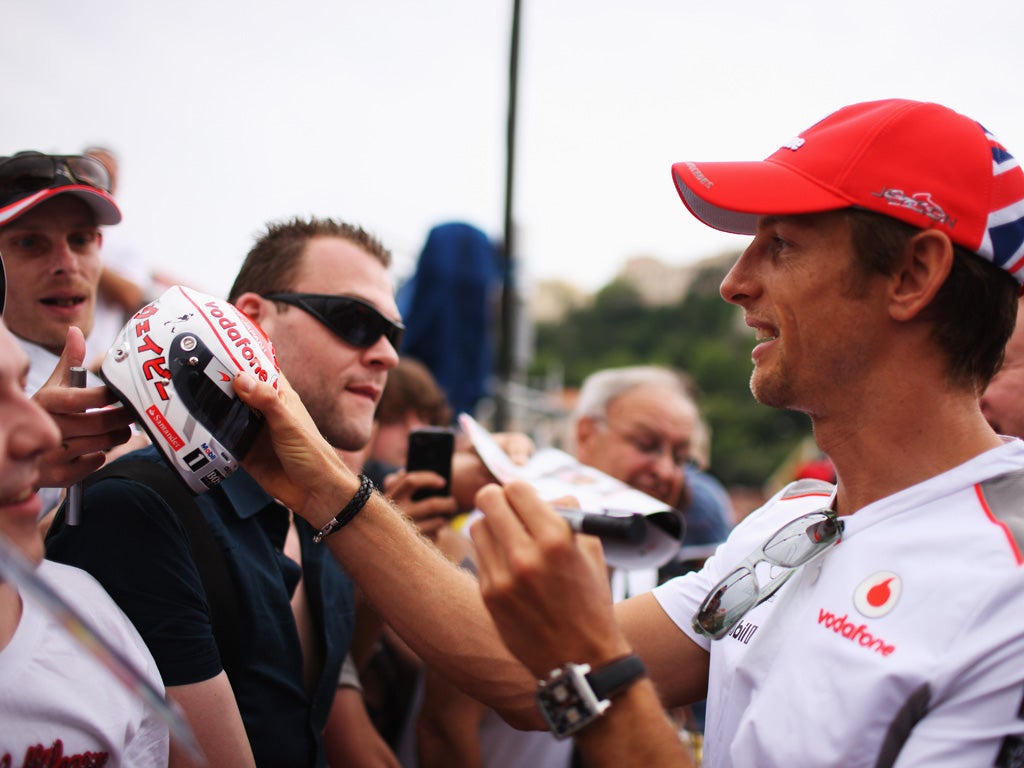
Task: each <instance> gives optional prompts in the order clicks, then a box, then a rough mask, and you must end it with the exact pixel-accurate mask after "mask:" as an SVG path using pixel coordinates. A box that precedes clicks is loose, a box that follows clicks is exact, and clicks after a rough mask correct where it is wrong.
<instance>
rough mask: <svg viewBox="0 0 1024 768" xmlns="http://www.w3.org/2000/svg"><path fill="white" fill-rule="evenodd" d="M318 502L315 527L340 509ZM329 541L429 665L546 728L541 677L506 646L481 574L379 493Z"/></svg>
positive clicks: (346, 486)
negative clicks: (460, 563)
mask: <svg viewBox="0 0 1024 768" xmlns="http://www.w3.org/2000/svg"><path fill="white" fill-rule="evenodd" d="M350 486H353V487H350ZM342 489H343V490H342ZM354 491H355V488H354V484H353V483H352V482H351V481H349V480H345V479H342V480H341V481H340V482H339V490H338V495H337V498H341V499H347V498H349V497H351V496H352V495H353V493H354ZM340 506H341V505H338V508H340ZM313 507H314V505H307V507H306V509H304V510H303V516H304V517H306V519H307V520H308V521H309V522H310V524H312V525H313V526H315V527H317V528H319V527H321V526H322V525H324V524H325V523H326V522H327V521H328V520H329V519H330V518H331V517H332V516H333V515H334V514H335V513H336V512H337V509H333V510H330V509H326V508H323V505H322V504H321V505H317V508H313ZM324 543H325V544H327V545H328V546H330V548H331V551H332V552H333V554H334V555H335V557H337V558H338V560H339V561H340V562H341V563H342V565H343V566H344V567H345V570H346V571H347V572H348V573H349V575H350V576H351V577H352V579H353V580H354V581H355V583H356V584H358V585H359V588H360V589H361V590H362V591H363V593H364V595H365V596H366V598H367V599H368V600H369V602H370V603H371V604H372V605H373V606H374V607H375V608H376V610H377V611H378V612H379V613H380V615H381V617H382V618H383V619H384V620H385V621H387V623H388V624H390V625H391V627H392V628H393V629H394V630H395V632H397V633H398V635H399V636H400V637H401V638H402V639H403V640H405V642H406V643H408V644H409V646H410V647H411V648H412V649H413V651H415V652H416V654H417V655H419V656H420V658H421V659H423V660H424V662H425V663H426V664H428V665H430V666H432V667H434V668H435V669H437V670H439V671H440V672H441V673H442V674H444V675H445V676H446V677H448V678H449V679H450V680H451V681H452V682H453V683H455V684H456V685H457V686H458V687H459V688H461V689H462V690H464V691H465V692H466V693H468V694H469V695H470V696H472V697H473V698H475V699H478V700H480V701H483V702H485V703H486V704H487V705H488V706H490V707H492V708H494V709H496V710H498V712H499V713H500V714H501V715H502V716H503V717H505V718H506V719H508V720H509V721H510V722H512V724H513V725H516V726H517V727H520V728H523V727H526V728H530V727H533V728H539V727H541V724H542V721H541V718H540V715H539V712H538V711H537V709H536V706H535V704H534V699H533V692H534V690H535V689H536V681H535V680H534V679H533V678H532V677H531V676H530V674H529V672H528V671H527V670H526V669H525V668H524V667H523V666H522V664H520V663H519V661H517V660H516V659H515V658H514V657H513V656H512V655H511V654H510V653H509V652H508V650H507V649H506V648H505V645H504V643H503V642H502V641H501V639H500V637H499V636H498V633H497V630H496V629H495V627H494V624H493V622H492V621H491V618H490V614H488V612H487V610H486V608H485V607H484V604H483V600H482V598H481V597H480V590H479V587H478V585H477V583H476V581H475V579H474V578H473V577H472V576H471V575H470V574H469V573H467V572H466V571H464V570H462V569H460V568H458V567H456V566H455V565H453V564H452V563H450V562H449V561H448V560H447V559H446V558H445V557H444V555H443V554H441V553H440V552H439V551H438V550H437V548H436V547H434V546H433V545H432V544H430V542H428V541H427V540H426V539H424V538H423V537H422V536H420V534H419V532H418V531H417V530H416V529H415V527H414V526H413V525H412V524H411V523H410V522H409V521H408V520H407V519H406V518H405V517H403V516H402V515H401V514H400V513H399V512H398V510H396V509H395V508H394V507H392V506H391V504H390V503H389V502H388V501H387V500H385V499H384V498H383V497H382V496H381V495H380V494H376V493H375V494H374V495H373V497H372V498H371V499H370V501H369V502H367V504H366V506H365V507H364V508H363V510H362V511H361V512H360V513H359V514H358V515H356V517H355V519H353V520H352V522H350V523H349V524H348V525H347V526H345V527H344V528H343V529H342V530H340V531H338V532H336V533H333V534H331V535H330V536H328V537H327V538H326V539H325V540H324Z"/></svg>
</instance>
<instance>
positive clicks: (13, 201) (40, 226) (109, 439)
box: [0, 152, 131, 511]
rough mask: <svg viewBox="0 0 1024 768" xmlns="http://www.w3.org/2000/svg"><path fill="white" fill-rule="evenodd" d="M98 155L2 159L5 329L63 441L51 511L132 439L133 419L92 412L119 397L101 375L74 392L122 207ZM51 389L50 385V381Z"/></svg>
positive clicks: (46, 478)
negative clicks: (106, 249) (72, 378)
mask: <svg viewBox="0 0 1024 768" xmlns="http://www.w3.org/2000/svg"><path fill="white" fill-rule="evenodd" d="M109 188H110V176H109V174H108V173H107V170H106V168H104V166H103V164H102V163H100V162H99V161H98V160H96V159H94V158H91V157H84V156H78V155H46V154H42V153H40V152H19V153H17V154H16V155H13V156H11V157H0V252H2V253H3V256H4V261H5V263H6V265H7V281H8V291H7V303H6V307H5V310H4V316H5V320H6V323H7V327H8V328H9V329H10V331H11V332H12V333H13V334H14V335H15V336H16V337H17V339H18V341H19V343H20V344H21V347H22V349H24V350H25V353H26V354H27V355H28V356H29V359H30V361H31V368H30V372H29V380H28V383H27V387H26V389H27V391H28V393H29V394H30V395H34V397H35V399H36V401H37V402H38V403H39V404H40V405H42V406H43V408H44V409H45V410H47V411H48V412H49V413H50V415H51V416H53V417H54V418H55V419H56V420H57V422H58V424H59V426H60V427H61V433H62V436H63V438H64V439H63V441H62V444H61V445H60V447H58V448H56V449H55V450H52V451H50V453H49V454H48V456H47V457H46V459H45V460H44V461H43V462H41V464H40V466H41V470H42V471H41V474H42V477H41V480H42V483H43V487H44V488H46V489H48V493H45V494H44V505H43V506H44V511H46V510H48V509H51V508H53V507H54V506H55V505H56V503H57V502H58V501H59V491H57V490H55V489H56V488H60V487H64V486H67V485H70V484H71V483H74V482H76V481H78V480H81V479H82V478H83V477H85V476H86V475H88V474H89V473H90V472H92V471H93V470H95V469H97V468H98V467H100V466H101V465H102V464H103V460H104V454H103V451H104V450H107V449H109V448H111V447H112V446H114V445H117V444H119V443H123V442H124V441H125V440H127V439H128V437H129V434H130V433H129V431H128V425H129V423H130V422H131V415H130V414H129V413H128V412H127V411H126V410H122V409H106V410H95V411H93V412H92V413H88V414H86V413H85V411H86V409H90V408H93V409H99V408H102V406H105V405H108V404H110V403H111V402H113V396H112V395H111V393H110V392H109V391H108V390H107V389H106V388H105V387H103V386H102V384H101V382H100V381H99V380H98V379H95V378H91V379H90V381H89V383H90V385H91V386H89V387H86V388H85V389H82V390H75V389H71V388H69V387H68V386H67V385H68V384H69V379H68V370H69V368H71V367H72V366H77V365H81V364H82V361H83V359H84V356H85V337H87V336H88V335H89V332H90V331H91V330H92V325H93V315H94V312H95V308H96V291H97V286H98V283H99V277H100V270H101V263H100V245H101V243H102V240H103V235H102V232H101V231H100V226H101V225H109V224H117V223H118V222H119V221H121V212H120V210H118V207H117V204H116V203H115V202H114V199H113V197H111V196H110V193H109ZM44 385H47V386H44Z"/></svg>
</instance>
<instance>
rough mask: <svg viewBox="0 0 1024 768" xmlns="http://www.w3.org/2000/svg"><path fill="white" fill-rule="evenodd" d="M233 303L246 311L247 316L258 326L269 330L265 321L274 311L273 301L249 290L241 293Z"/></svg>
mask: <svg viewBox="0 0 1024 768" xmlns="http://www.w3.org/2000/svg"><path fill="white" fill-rule="evenodd" d="M232 304H234V305H235V306H236V307H238V309H240V310H241V311H242V312H244V313H245V315H246V317H248V318H249V319H250V320H252V321H253V322H254V323H256V324H257V325H258V326H260V327H261V328H263V330H264V331H266V330H267V329H266V328H265V327H264V323H265V322H266V321H267V319H268V318H269V316H270V315H271V314H272V313H273V308H274V304H273V302H270V301H267V300H266V299H264V298H263V297H262V296H260V295H259V294H258V293H253V292H252V291H247V292H245V293H243V294H240V295H239V296H238V298H237V299H235V300H234V301H233V302H232Z"/></svg>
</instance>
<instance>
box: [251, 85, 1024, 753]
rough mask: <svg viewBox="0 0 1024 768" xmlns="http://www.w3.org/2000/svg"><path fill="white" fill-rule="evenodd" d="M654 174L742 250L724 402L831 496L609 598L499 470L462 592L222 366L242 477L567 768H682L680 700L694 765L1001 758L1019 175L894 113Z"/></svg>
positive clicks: (1017, 536)
mask: <svg viewBox="0 0 1024 768" xmlns="http://www.w3.org/2000/svg"><path fill="white" fill-rule="evenodd" d="M672 170H673V180H674V182H675V185H676V189H677V191H678V193H679V195H680V196H681V197H682V199H683V201H684V203H685V204H686V205H687V207H688V208H689V210H690V211H691V212H692V213H693V214H694V215H695V216H696V217H697V218H699V219H700V220H701V221H703V222H705V223H707V224H708V225H710V226H713V227H717V228H719V229H723V230H725V231H730V232H736V233H742V234H748V235H752V236H753V239H752V241H751V242H750V244H749V246H748V247H747V249H746V250H745V251H744V253H743V254H742V255H741V256H740V258H739V259H738V261H737V262H736V264H735V265H734V266H733V267H732V269H731V271H730V272H729V274H728V275H727V276H726V278H725V279H724V281H723V283H722V286H721V293H722V296H723V298H725V299H726V300H727V301H728V302H730V303H732V304H734V305H736V306H738V307H741V308H742V309H743V312H744V316H745V321H746V323H747V325H748V326H750V327H751V328H753V329H754V333H755V335H756V341H755V345H754V348H753V351H752V359H753V374H752V377H751V389H752V392H753V394H754V396H755V397H756V398H757V399H758V400H759V401H760V402H762V403H765V404H767V405H771V406H773V407H779V408H787V409H792V410H798V411H801V412H804V413H807V414H808V415H809V416H810V417H811V419H812V420H813V422H814V427H815V436H816V439H817V441H818V443H819V446H820V447H821V448H822V450H823V451H824V452H825V453H826V454H827V455H828V456H829V457H830V459H831V460H832V462H833V464H834V466H835V468H836V472H837V478H838V482H837V484H836V485H835V486H831V485H829V484H825V483H823V482H821V483H819V481H811V482H813V483H815V485H813V486H811V487H806V486H802V485H795V486H792V487H789V488H787V489H785V490H784V491H783V492H780V494H778V495H777V496H776V497H775V498H773V499H772V500H770V501H769V502H768V503H767V504H766V505H765V506H764V507H763V508H762V509H760V510H757V511H756V512H754V513H753V514H752V515H750V516H749V517H747V518H746V519H745V520H744V521H743V522H742V523H741V524H740V525H738V526H736V527H735V528H734V529H733V531H732V533H731V534H730V536H729V538H728V539H727V540H726V541H725V542H724V543H723V544H722V545H720V547H719V548H718V550H717V551H716V553H715V555H714V556H713V557H712V558H711V559H709V560H708V561H707V563H706V564H705V566H704V567H703V568H702V569H701V570H700V571H697V572H694V573H691V574H687V575H685V576H681V577H678V578H676V579H673V580H672V581H670V582H668V583H666V584H665V585H662V586H661V587H658V588H657V589H656V590H654V592H652V593H648V594H645V595H639V596H637V597H634V598H630V599H629V600H626V601H624V602H620V603H617V604H615V605H614V606H613V605H612V604H611V600H610V595H609V591H608V587H607V576H606V569H605V564H604V560H603V558H602V556H601V552H600V548H599V546H597V545H596V542H594V541H593V540H588V539H586V538H582V537H578V536H576V535H574V534H573V533H572V532H571V531H570V530H569V526H568V525H567V524H566V523H565V521H564V520H563V519H562V518H560V517H559V516H558V515H556V514H555V513H554V512H553V510H552V509H551V508H550V507H549V506H548V505H547V504H546V503H545V502H544V501H542V500H541V499H540V498H538V496H537V494H536V493H535V492H534V491H533V490H532V489H531V488H530V487H529V486H527V485H525V484H522V483H510V484H508V485H506V486H505V487H504V488H499V487H497V486H489V487H487V488H485V489H484V490H482V491H481V492H480V493H479V494H478V495H477V503H478V505H479V506H480V508H481V509H482V510H483V512H484V519H483V520H482V521H481V522H478V523H477V524H476V525H475V526H474V528H473V530H472V536H473V540H474V543H475V545H476V547H477V552H478V555H479V574H480V582H479V587H477V585H476V584H475V583H474V582H473V581H472V580H471V578H470V577H468V576H467V575H465V574H461V573H459V572H458V571H457V570H456V569H455V568H452V567H447V566H446V565H445V564H444V562H443V561H441V560H440V558H438V557H437V556H436V554H435V553H433V552H431V551H430V550H429V549H428V548H427V547H425V546H423V545H422V544H421V543H420V542H419V541H418V540H417V539H416V537H415V535H414V533H413V532H411V531H410V530H409V527H408V524H407V523H405V522H404V521H402V520H401V518H400V517H399V516H398V515H396V514H395V512H394V510H392V509H391V508H389V507H388V506H387V505H386V504H385V503H384V502H383V501H381V500H379V499H376V498H373V499H370V500H369V501H368V502H367V503H366V504H365V506H363V507H362V509H361V511H360V513H359V514H358V515H356V516H355V517H354V518H353V517H351V516H350V515H349V516H343V517H344V519H342V517H338V515H339V510H340V509H343V508H344V506H345V505H346V502H348V500H349V499H351V498H353V496H354V495H355V493H356V491H357V488H358V485H359V483H358V480H357V479H356V478H355V477H354V476H353V475H352V474H351V473H349V472H347V471H346V469H345V467H344V466H343V465H342V464H341V463H340V462H335V461H325V456H326V454H325V453H324V451H323V450H322V449H320V448H318V445H319V437H318V435H316V434H315V430H313V429H311V428H310V426H309V425H308V422H307V421H306V420H305V419H304V416H303V414H302V410H301V402H300V401H299V400H298V399H297V398H296V397H295V396H294V394H293V393H291V392H289V390H288V387H287V385H286V384H285V386H284V387H282V388H281V389H280V390H273V389H271V388H270V387H269V386H267V385H266V384H264V383H261V382H258V381H256V380H255V379H254V378H253V377H252V376H249V375H247V374H243V375H241V376H239V378H238V379H237V380H236V382H235V386H236V391H237V392H238V393H239V394H240V396H241V397H242V398H243V399H244V400H245V401H246V402H248V403H249V404H250V405H252V406H253V407H255V408H259V409H260V410H261V412H263V413H264V415H265V416H266V417H267V422H268V424H269V425H270V427H271V435H272V438H273V440H274V444H275V447H276V456H275V457H268V456H262V457H250V459H251V460H250V461H249V463H248V465H247V466H248V467H249V469H250V471H251V472H252V473H253V475H254V476H256V477H258V478H260V481H261V483H262V484H263V486H264V487H265V488H267V489H268V490H270V491H271V492H273V493H274V494H275V495H278V496H279V497H281V498H283V499H286V500H287V502H288V503H289V505H290V506H291V507H292V508H293V509H295V510H296V511H298V512H299V513H300V514H302V515H303V516H304V517H305V518H306V519H307V520H308V521H309V522H310V523H311V524H312V525H313V526H314V527H317V528H320V527H323V528H324V529H325V530H328V531H331V533H330V535H328V536H327V538H326V539H325V541H326V543H327V545H328V546H329V547H330V548H331V550H332V551H333V552H334V554H335V555H336V556H337V557H338V558H339V559H340V560H341V561H342V562H343V563H344V564H345V566H346V569H347V571H348V572H349V573H350V574H351V575H352V578H353V579H354V580H355V581H356V582H357V583H358V584H359V586H360V587H361V588H362V589H363V590H364V591H365V592H366V593H367V596H368V598H369V599H370V600H371V601H372V602H373V603H374V605H375V606H376V607H377V608H378V610H379V611H380V612H381V613H382V615H383V616H384V617H385V618H386V619H387V621H388V622H389V623H390V624H391V625H392V626H393V627H394V628H395V629H396V631H397V632H398V633H399V634H400V635H401V636H402V637H403V639H405V640H406V641H407V642H408V643H409V644H410V646H411V647H412V648H413V650H414V651H416V652H417V653H418V654H419V655H420V657H421V658H423V659H424V661H425V663H427V664H428V665H430V666H432V667H433V668H435V669H437V670H439V671H441V672H442V673H444V674H445V675H446V676H448V677H449V678H450V679H451V680H452V681H453V682H454V683H456V684H457V685H459V686H460V687H462V688H463V689H464V690H465V691H466V692H467V693H469V694H470V695H472V696H474V697H475V698H478V699H479V700H481V701H483V702H485V703H487V704H489V705H490V706H492V707H494V708H496V709H498V710H499V711H501V712H502V713H503V714H505V715H506V716H507V717H509V718H511V719H513V720H514V721H515V722H516V723H518V724H520V725H522V726H524V727H544V723H545V722H546V723H547V727H550V728H552V729H553V730H555V731H556V733H559V734H560V735H562V736H572V737H573V738H575V740H576V744H577V746H578V747H579V748H580V750H581V752H582V753H583V757H584V762H585V763H586V764H587V765H592V766H622V765H644V766H648V765H649V766H679V765H688V764H691V763H690V761H689V759H688V758H687V756H686V755H685V753H684V750H683V746H682V745H681V744H680V741H679V738H678V734H677V733H676V732H675V731H674V729H673V728H672V727H671V725H670V724H669V723H668V721H667V719H666V718H665V717H664V714H663V710H662V706H663V705H664V704H667V705H671V706H675V705H682V704H686V703H689V702H692V701H695V700H698V699H700V698H703V697H704V695H705V693H707V697H708V718H707V724H708V727H707V731H706V734H705V758H706V760H707V763H708V764H709V765H714V766H795V765H800V766H808V765H815V766H817V765H828V766H838V765H841V766H894V765H900V766H950V767H952V766H967V765H970V766H975V765H978V766H980V765H995V766H1003V767H1005V766H1017V765H1021V755H1022V754H1024V705H1022V702H1024V664H1021V659H1022V658H1024V514H1022V512H1021V510H1022V504H1021V499H1022V498H1024V442H1022V441H1020V440H1018V439H1015V438H1006V439H1001V438H1000V437H999V436H998V435H997V434H996V433H995V432H994V431H993V430H992V428H991V427H990V426H989V425H988V424H987V422H986V421H985V418H984V416H983V414H982V411H981V408H980V406H979V402H978V397H979V394H980V393H981V392H982V391H983V390H984V388H985V385H986V384H987V383H988V382H989V381H990V380H991V378H992V376H993V374H994V372H995V371H996V369H997V368H998V365H999V362H1000V359H1001V357H1002V354H1003V350H1004V347H1005V345H1006V341H1007V339H1008V338H1009V336H1010V333H1011V331H1012V329H1013V326H1014V320H1015V315H1016V311H1017V295H1018V291H1019V287H1020V284H1021V283H1024V171H1022V170H1021V167H1020V165H1019V163H1018V162H1017V160H1016V159H1014V157H1013V156H1012V155H1011V154H1010V153H1009V152H1008V151H1007V150H1006V149H1005V147H1003V146H1002V145H1001V144H1000V143H999V142H998V141H997V140H996V138H995V137H994V136H993V135H992V134H991V133H989V132H988V131H987V130H986V129H985V128H984V127H983V126H981V125H980V124H978V123H977V122H975V121H973V120H971V119H969V118H967V117H964V116H963V115H960V114H958V113H956V112H954V111H952V110H950V109H947V108H945V107H942V106H940V105H937V104H926V103H922V102H914V101H908V100H899V99H890V100H885V101H879V102H868V103H862V104H854V105H851V106H848V107H845V108H843V109H841V110H839V111H837V112H835V113H833V114H832V115H829V116H828V117H826V118H825V119H823V120H821V121H820V122H818V123H816V124H815V125H814V126H812V127H811V128H809V129H807V130H806V131H804V132H803V133H802V134H800V135H799V136H797V137H796V138H794V139H791V140H789V141H788V142H786V144H784V145H783V146H782V147H780V148H779V149H778V150H777V151H776V152H775V153H773V154H772V155H771V156H770V157H769V158H767V159H766V160H765V161H759V162H737V163H696V162H689V163H679V164H677V165H675V166H673V169H672ZM302 446H305V449H303V448H302ZM510 651H511V653H510ZM520 662H521V663H520ZM524 666H525V669H524ZM645 669H646V671H647V672H648V673H649V677H650V679H645V678H644V675H645ZM552 670H555V671H554V672H552ZM537 679H541V680H543V681H544V683H543V685H542V686H541V687H540V688H539V689H538V687H537V684H536V680H537ZM655 685H656V686H657V688H655ZM538 709H539V710H540V711H539V712H538ZM542 715H543V718H542Z"/></svg>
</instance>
